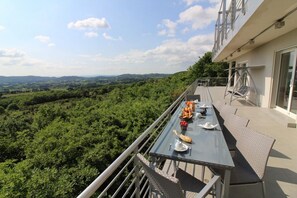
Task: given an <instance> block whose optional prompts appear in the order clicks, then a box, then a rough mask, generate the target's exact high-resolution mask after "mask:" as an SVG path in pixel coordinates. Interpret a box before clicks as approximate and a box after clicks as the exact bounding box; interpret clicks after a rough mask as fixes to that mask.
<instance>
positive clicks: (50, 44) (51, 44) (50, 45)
mask: <svg viewBox="0 0 297 198" xmlns="http://www.w3.org/2000/svg"><path fill="white" fill-rule="evenodd" d="M47 46H49V47H55V46H56V44H55V43H49V44H48V45H47Z"/></svg>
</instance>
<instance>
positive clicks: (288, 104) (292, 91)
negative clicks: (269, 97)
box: [276, 50, 297, 114]
mask: <svg viewBox="0 0 297 198" xmlns="http://www.w3.org/2000/svg"><path fill="white" fill-rule="evenodd" d="M280 58H281V60H280V75H279V84H278V91H277V100H276V105H277V106H278V107H281V108H283V109H285V110H286V111H287V112H288V113H290V112H291V113H294V114H296V113H297V75H296V50H290V51H285V52H283V53H281V55H280Z"/></svg>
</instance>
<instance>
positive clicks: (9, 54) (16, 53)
mask: <svg viewBox="0 0 297 198" xmlns="http://www.w3.org/2000/svg"><path fill="white" fill-rule="evenodd" d="M23 56H25V53H24V52H23V51H20V50H17V49H15V48H8V49H0V58H5V57H6V58H19V57H23Z"/></svg>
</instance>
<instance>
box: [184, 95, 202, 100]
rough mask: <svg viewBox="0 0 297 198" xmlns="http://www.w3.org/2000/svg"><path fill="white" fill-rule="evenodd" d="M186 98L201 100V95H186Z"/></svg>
mask: <svg viewBox="0 0 297 198" xmlns="http://www.w3.org/2000/svg"><path fill="white" fill-rule="evenodd" d="M186 100H188V101H190V100H198V101H199V102H200V101H201V98H200V95H186Z"/></svg>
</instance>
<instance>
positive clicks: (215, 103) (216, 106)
mask: <svg viewBox="0 0 297 198" xmlns="http://www.w3.org/2000/svg"><path fill="white" fill-rule="evenodd" d="M224 105H225V102H223V101H221V100H217V101H215V102H214V103H213V106H214V107H215V108H216V110H217V111H218V112H220V111H221V109H222V107H223V106H224Z"/></svg>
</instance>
